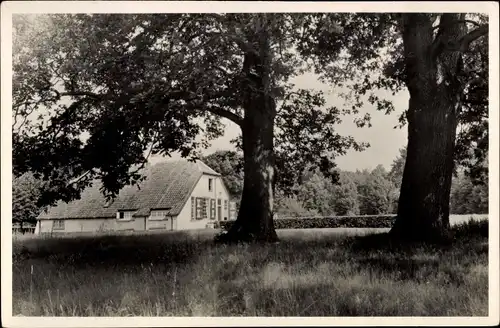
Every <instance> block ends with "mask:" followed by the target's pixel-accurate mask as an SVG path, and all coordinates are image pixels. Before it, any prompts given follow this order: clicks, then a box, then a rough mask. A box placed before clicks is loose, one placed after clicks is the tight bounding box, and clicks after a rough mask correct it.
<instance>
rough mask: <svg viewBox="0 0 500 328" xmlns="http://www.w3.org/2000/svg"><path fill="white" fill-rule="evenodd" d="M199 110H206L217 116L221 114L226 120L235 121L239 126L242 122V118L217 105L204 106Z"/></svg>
mask: <svg viewBox="0 0 500 328" xmlns="http://www.w3.org/2000/svg"><path fill="white" fill-rule="evenodd" d="M200 110H206V111H208V112H210V113H212V114H215V115H217V116H221V117H224V118H227V119H228V120H230V121H232V122H233V123H236V124H237V125H239V126H241V125H242V124H243V118H242V117H240V116H239V115H237V114H235V113H232V112H230V111H228V110H225V109H223V108H221V107H219V106H210V105H208V106H204V107H202V108H200Z"/></svg>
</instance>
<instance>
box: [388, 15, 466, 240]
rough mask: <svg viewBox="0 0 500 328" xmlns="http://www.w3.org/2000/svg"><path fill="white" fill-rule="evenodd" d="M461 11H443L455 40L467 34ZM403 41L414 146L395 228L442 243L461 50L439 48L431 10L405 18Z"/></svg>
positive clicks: (410, 136)
mask: <svg viewBox="0 0 500 328" xmlns="http://www.w3.org/2000/svg"><path fill="white" fill-rule="evenodd" d="M459 16H460V15H457V14H448V15H443V16H442V18H441V23H440V24H444V23H447V24H446V26H447V28H446V29H445V28H442V29H441V30H440V33H444V34H448V35H444V37H446V38H448V39H450V38H452V37H453V39H455V37H456V36H457V35H456V34H457V33H461V31H460V28H461V27H460V26H461V24H459V23H456V22H455V23H454V24H453V23H451V21H453V20H457V19H459V18H460V17H459ZM403 42H404V47H405V59H406V69H407V75H408V77H407V86H408V90H409V93H410V101H409V108H408V114H407V120H408V149H407V158H406V163H405V167H404V172H403V181H402V185H401V192H400V197H399V204H398V218H397V220H396V223H395V225H394V227H393V229H392V231H391V234H392V235H393V236H395V237H397V238H400V239H403V240H408V241H410V240H411V241H441V240H443V239H447V237H449V227H450V223H449V213H450V205H449V204H450V192H451V179H452V174H453V167H454V158H453V155H454V149H455V138H456V129H457V110H458V109H459V97H460V91H461V90H460V86H459V83H458V81H457V74H459V73H460V71H459V70H460V69H461V65H460V60H461V56H460V54H459V53H457V52H455V53H453V52H450V53H441V54H440V55H439V56H436V54H435V53H434V52H433V51H435V49H434V46H435V44H434V43H433V29H432V22H431V20H430V19H429V15H426V14H407V15H405V17H404V18H403Z"/></svg>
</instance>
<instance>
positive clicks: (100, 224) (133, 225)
mask: <svg viewBox="0 0 500 328" xmlns="http://www.w3.org/2000/svg"><path fill="white" fill-rule="evenodd" d="M144 222H145V218H144V217H139V218H134V219H133V220H131V221H119V220H117V219H116V218H109V219H65V220H64V230H62V229H52V224H53V220H40V223H39V225H40V226H39V231H40V232H42V233H45V232H54V233H57V232H101V231H124V230H133V231H141V230H144Z"/></svg>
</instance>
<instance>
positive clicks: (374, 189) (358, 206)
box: [12, 148, 488, 224]
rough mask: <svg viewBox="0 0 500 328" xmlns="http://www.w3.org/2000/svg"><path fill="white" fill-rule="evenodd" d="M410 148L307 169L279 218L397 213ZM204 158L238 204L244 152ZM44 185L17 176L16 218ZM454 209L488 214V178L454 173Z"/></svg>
mask: <svg viewBox="0 0 500 328" xmlns="http://www.w3.org/2000/svg"><path fill="white" fill-rule="evenodd" d="M405 160H406V148H402V149H401V150H400V154H399V156H398V157H397V158H396V159H395V160H394V161H393V163H392V165H391V169H390V170H389V171H387V170H386V169H385V168H384V167H383V165H377V166H376V167H375V168H374V169H373V170H371V171H370V170H368V169H364V170H356V171H339V179H338V182H337V183H333V182H332V180H331V179H329V178H327V177H325V176H324V175H323V174H322V173H321V172H320V171H319V170H313V171H307V170H306V171H305V172H304V173H303V174H302V177H301V181H300V182H298V183H296V184H295V186H294V188H293V189H294V190H293V191H294V195H293V196H291V197H290V196H285V195H284V193H283V192H281V191H280V190H276V210H275V213H277V214H278V216H280V217H306V216H331V215H376V214H393V213H397V204H398V197H399V188H400V186H401V178H402V175H403V168H404V162H405ZM203 161H204V162H205V163H206V164H207V165H209V166H210V167H211V168H213V169H214V170H215V171H217V172H219V173H221V174H222V178H223V179H224V183H225V185H226V187H227V188H228V191H229V193H230V194H231V197H232V198H233V199H234V200H235V201H236V204H237V206H238V205H239V200H240V197H241V193H242V191H243V170H242V163H243V162H242V157H241V155H240V154H239V153H237V152H235V151H217V152H214V153H212V154H210V155H208V156H205V157H204V158H203ZM44 186H45V184H44V183H42V182H41V180H39V179H37V178H36V177H35V176H34V175H33V174H32V173H30V172H28V173H25V174H23V175H21V176H20V177H17V178H14V179H13V181H12V215H13V222H16V223H21V224H23V223H25V222H26V223H35V222H36V217H37V216H38V215H39V214H40V212H41V211H42V206H41V205H40V204H39V203H40V196H41V194H42V190H43V188H44ZM450 212H451V213H452V214H485V213H488V183H487V180H482V183H478V182H477V181H476V180H473V179H471V178H470V177H469V175H467V174H465V172H464V169H462V168H458V169H457V172H456V174H455V175H454V177H453V181H452V189H451V201H450Z"/></svg>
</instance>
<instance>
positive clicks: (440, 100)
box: [300, 13, 488, 240]
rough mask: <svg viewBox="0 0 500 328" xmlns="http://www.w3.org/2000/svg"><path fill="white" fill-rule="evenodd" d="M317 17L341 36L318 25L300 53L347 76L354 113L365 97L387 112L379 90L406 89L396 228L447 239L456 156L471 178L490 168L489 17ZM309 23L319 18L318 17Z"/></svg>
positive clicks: (328, 76) (330, 76)
mask: <svg viewBox="0 0 500 328" xmlns="http://www.w3.org/2000/svg"><path fill="white" fill-rule="evenodd" d="M318 16H321V17H323V20H324V19H330V20H332V21H335V22H336V23H337V24H338V25H339V26H340V27H341V28H343V30H344V33H343V34H342V35H341V36H340V37H339V36H338V35H332V34H331V33H329V32H328V31H325V30H323V29H321V26H316V30H317V31H319V32H318V33H311V35H310V38H309V39H308V40H307V42H304V44H303V45H302V47H301V48H300V52H301V53H303V54H305V55H306V56H311V55H312V56H313V57H315V61H314V66H315V68H316V71H317V72H318V73H319V74H321V76H322V77H323V78H324V79H325V80H327V81H329V82H330V83H332V84H333V85H338V84H339V83H345V82H346V81H347V82H348V83H347V84H348V87H349V90H350V92H348V93H347V95H348V98H349V100H350V101H351V103H352V111H354V112H357V111H358V109H359V107H361V106H363V105H364V102H365V100H366V99H367V100H368V102H370V103H371V104H373V105H375V106H376V108H377V109H378V110H382V111H386V112H387V113H390V112H392V111H393V110H394V106H393V104H392V103H391V102H390V101H388V100H387V99H384V98H382V97H380V94H377V93H376V92H375V91H376V90H377V89H378V90H380V89H386V90H389V91H391V92H392V93H393V94H395V93H397V92H399V91H401V90H404V89H406V90H407V91H408V92H409V95H410V100H409V104H408V109H407V110H405V111H404V115H403V116H402V117H401V118H400V120H401V123H402V124H407V126H408V146H407V160H406V163H405V166H404V174H403V179H402V183H401V192H400V198H399V206H398V220H397V221H396V224H395V226H394V227H393V229H392V233H393V235H394V236H396V237H399V238H403V239H405V240H408V239H427V238H429V239H441V238H443V237H446V235H447V234H448V229H449V200H450V187H451V178H452V173H453V169H454V163H455V162H457V163H459V164H461V165H466V166H468V167H469V173H470V174H471V175H475V176H484V175H485V168H486V167H487V166H486V165H484V163H485V161H486V158H487V150H488V138H487V135H488V130H487V127H488V120H487V119H488V93H487V86H488V42H487V37H485V35H487V32H488V24H487V17H485V16H484V15H479V14H464V13H436V14H430V13H403V14H318ZM308 18H309V17H308ZM307 24H309V25H310V26H315V25H316V24H315V22H314V21H313V20H312V19H310V20H309V21H308V22H307ZM310 30H314V28H310ZM339 50H340V51H339ZM346 68H347V69H346ZM366 119H367V120H369V117H366ZM458 127H460V129H459V130H458V131H457V128H458ZM457 135H458V138H457Z"/></svg>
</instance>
